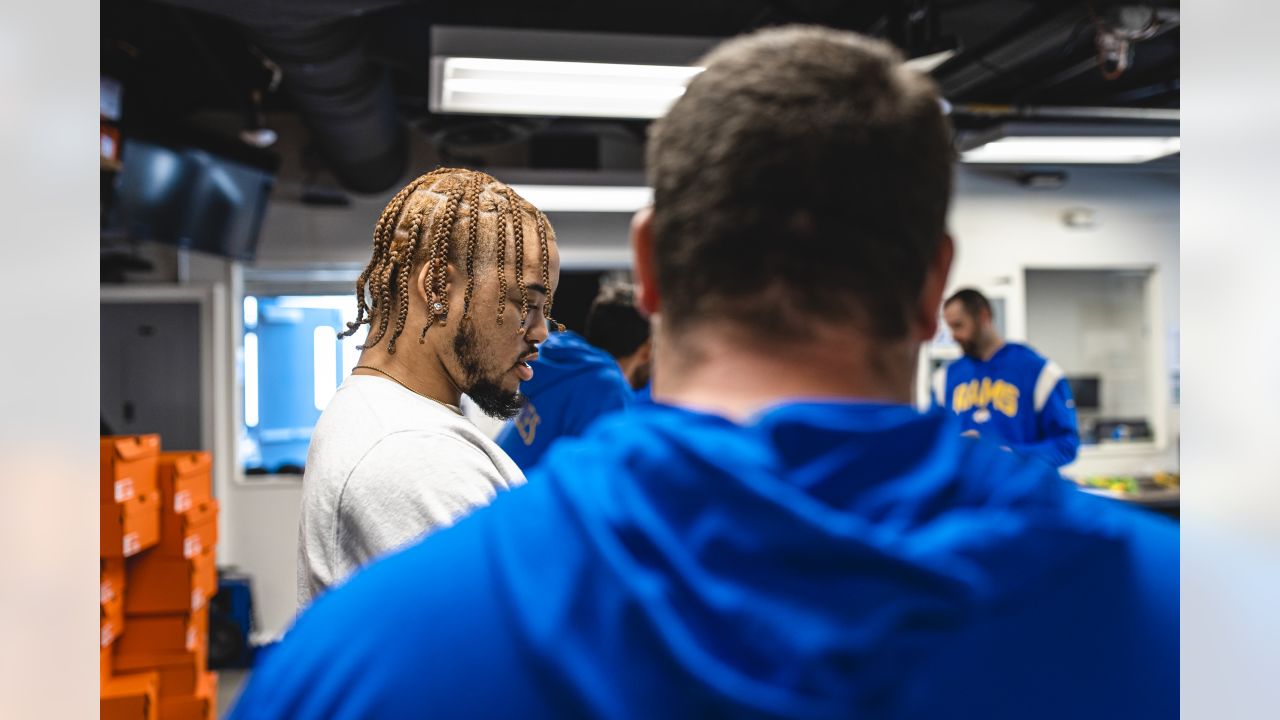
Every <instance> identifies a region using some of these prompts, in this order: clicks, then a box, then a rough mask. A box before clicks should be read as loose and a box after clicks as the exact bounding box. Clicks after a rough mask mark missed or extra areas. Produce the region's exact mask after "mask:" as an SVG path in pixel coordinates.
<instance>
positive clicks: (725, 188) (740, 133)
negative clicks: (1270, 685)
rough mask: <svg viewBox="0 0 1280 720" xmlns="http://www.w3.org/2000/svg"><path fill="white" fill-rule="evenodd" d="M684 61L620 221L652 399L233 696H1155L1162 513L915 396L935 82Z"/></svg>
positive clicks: (900, 700)
mask: <svg viewBox="0 0 1280 720" xmlns="http://www.w3.org/2000/svg"><path fill="white" fill-rule="evenodd" d="M700 64H701V65H703V66H704V67H705V68H706V69H705V70H704V71H703V72H702V73H701V74H699V75H697V76H696V77H694V78H693V79H692V80H691V81H690V82H689V85H688V88H687V89H686V91H685V93H684V94H683V95H681V97H680V98H679V99H678V100H676V101H675V103H674V104H673V105H672V107H671V109H670V110H669V111H668V113H667V114H666V115H665V116H664V117H662V118H661V119H659V120H658V121H656V122H655V123H654V124H653V126H652V127H651V128H650V131H649V142H648V146H647V148H646V152H647V159H646V162H647V172H648V174H649V180H650V183H651V184H652V186H653V190H654V201H653V207H652V209H651V210H648V211H641V212H640V213H639V214H638V215H637V216H636V218H635V220H634V221H633V223H632V230H631V240H632V245H633V247H634V250H635V262H636V266H635V271H636V277H637V278H638V281H639V286H640V289H641V294H640V298H639V302H640V304H641V306H642V308H644V309H645V310H647V311H648V312H650V313H651V314H653V315H655V316H656V322H655V324H654V326H655V328H656V330H655V336H656V340H655V343H654V349H655V353H656V358H655V367H654V374H653V377H654V385H653V397H654V400H655V401H657V403H656V404H653V405H644V406H640V407H637V408H634V409H633V410H631V411H628V412H627V413H622V414H615V415H613V416H611V417H609V418H605V419H603V420H601V421H600V422H597V423H595V424H594V425H592V427H591V428H590V429H588V430H587V431H586V432H585V433H583V434H582V435H581V436H579V437H576V438H570V439H567V440H565V441H563V442H559V443H557V444H556V446H555V447H553V448H551V449H550V450H549V451H548V452H547V454H546V455H545V456H544V457H543V459H542V461H541V462H540V463H539V464H538V466H537V467H536V468H535V469H533V470H531V471H530V477H529V483H528V484H527V485H525V486H524V487H521V488H518V489H516V490H514V491H512V492H510V493H506V494H504V495H503V496H502V497H500V498H498V500H497V501H495V502H494V503H493V504H492V505H491V506H489V507H487V508H484V509H483V510H481V511H479V512H476V513H475V514H473V515H471V516H470V517H468V518H466V519H465V520H463V521H462V522H460V523H458V524H457V525H456V526H454V527H451V528H449V529H448V530H445V531H444V532H441V533H437V534H435V535H432V536H430V537H428V538H426V539H425V540H423V541H422V542H420V543H417V544H415V545H414V546H413V547H411V548H408V549H406V550H404V551H402V552H399V553H396V554H395V555H392V556H391V557H388V558H386V559H384V560H382V561H380V562H377V563H374V564H373V565H371V566H370V567H368V568H366V569H365V570H363V571H361V572H360V573H359V574H357V575H356V577H354V578H353V579H352V580H351V582H350V583H348V584H347V585H346V586H344V587H342V588H340V589H338V590H336V591H334V592H332V593H330V594H328V595H326V596H325V597H324V598H321V599H320V600H319V601H318V602H316V603H315V605H314V606H312V608H311V610H310V611H309V612H307V613H305V614H303V615H302V616H301V617H300V618H299V619H298V621H297V623H296V624H295V625H294V627H293V629H292V630H290V631H289V634H288V635H287V636H286V637H285V639H284V641H283V642H282V643H281V645H280V646H279V647H278V648H276V649H275V650H274V651H273V652H271V653H270V654H268V655H267V656H266V659H265V662H263V663H261V664H260V665H259V667H258V668H257V669H255V670H254V672H253V675H252V677H251V678H250V681H249V686H248V687H247V688H246V690H245V692H244V695H243V696H242V698H241V702H240V706H239V707H238V708H237V714H236V715H235V717H240V718H295V719H305V718H321V717H324V718H339V717H340V718H408V717H423V716H436V715H441V716H447V717H450V718H499V717H519V718H522V719H524V718H585V717H591V718H876V719H877V720H885V719H891V720H896V719H904V720H905V719H907V718H910V719H912V720H915V719H925V718H982V719H983V720H1006V719H1008V720H1013V719H1015V718H1017V719H1019V720H1020V719H1022V718H1037V719H1039V720H1043V719H1045V718H1051V719H1054V720H1058V719H1062V720H1066V719H1067V718H1072V719H1075V718H1090V719H1091V720H1092V719H1095V718H1149V717H1150V718H1167V717H1176V715H1177V709H1178V687H1179V686H1178V530H1177V526H1176V525H1174V524H1172V523H1170V522H1168V521H1166V520H1164V519H1162V518H1159V517H1155V516H1152V515H1149V514H1145V513H1142V512H1140V511H1137V510H1133V509H1130V508H1126V507H1123V506H1122V505H1121V504H1120V503H1116V502H1114V501H1112V500H1108V499H1106V498H1099V497H1092V496H1089V495H1087V494H1085V493H1082V492H1079V491H1078V490H1076V489H1074V486H1073V485H1072V484H1071V483H1067V482H1064V481H1063V480H1062V479H1061V477H1059V476H1058V474H1057V473H1056V471H1054V470H1053V469H1052V468H1051V467H1049V466H1048V465H1046V464H1045V463H1043V462H1041V461H1039V460H1033V459H1028V458H1025V457H1022V456H1020V455H1016V454H1014V453H1009V452H1005V451H1004V450H1002V449H1001V448H1000V447H999V445H997V444H995V443H993V442H990V441H988V440H986V439H971V438H965V437H961V435H960V425H959V420H958V419H957V418H956V417H955V416H954V415H953V414H951V413H949V412H945V411H942V410H934V411H932V412H927V413H922V412H920V411H918V410H917V409H916V408H915V407H914V403H913V399H914V393H913V388H914V378H915V372H916V361H917V360H918V353H919V349H920V346H921V344H922V343H923V342H924V341H926V340H928V339H929V338H930V337H932V336H933V334H934V332H935V331H936V329H937V324H938V307H939V306H940V304H941V302H942V294H943V290H944V288H945V287H946V285H947V275H948V272H949V271H950V267H951V261H952V257H953V250H954V246H953V243H952V240H951V238H950V237H949V235H948V233H947V228H946V215H947V208H948V203H949V198H950V194H951V183H952V177H951V176H952V167H953V161H954V151H953V147H952V138H951V132H950V127H949V126H948V123H947V119H946V117H945V115H944V114H943V111H942V108H941V103H940V98H939V96H938V92H937V89H936V87H935V85H934V83H933V82H932V81H931V80H930V79H929V78H928V77H927V76H924V75H921V74H920V73H918V72H916V71H915V70H913V69H911V68H910V67H909V66H906V65H905V64H904V63H903V58H902V56H901V55H900V54H899V53H898V52H897V51H895V50H894V49H893V48H891V47H890V46H888V45H887V44H886V43H884V42H882V41H878V40H873V39H871V38H867V37H863V36H860V35H855V34H852V33H846V32H838V31H834V30H829V29H823V28H817V27H790V28H774V29H770V30H763V31H760V32H758V33H753V34H752V35H748V36H745V37H742V38H736V39H734V40H730V41H728V42H727V43H725V44H723V45H721V46H720V47H718V48H717V49H715V50H714V51H712V53H711V54H710V55H709V56H708V57H707V58H705V59H704V60H703V61H702V63H700Z"/></svg>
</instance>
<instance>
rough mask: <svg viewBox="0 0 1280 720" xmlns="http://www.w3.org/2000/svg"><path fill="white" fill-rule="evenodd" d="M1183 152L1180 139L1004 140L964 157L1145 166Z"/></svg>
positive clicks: (971, 159) (984, 160)
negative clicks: (1141, 164)
mask: <svg viewBox="0 0 1280 720" xmlns="http://www.w3.org/2000/svg"><path fill="white" fill-rule="evenodd" d="M1180 149H1181V140H1180V138H1177V137H1066V136H1062V137H1005V138H1000V139H999V140H993V141H992V142H989V143H987V144H985V145H980V146H978V147H976V148H974V149H972V150H967V151H965V152H964V153H962V154H961V157H962V159H963V160H964V162H968V163H1054V164H1057V163H1077V164H1087V163H1143V162H1147V161H1148V160H1155V159H1156V158H1161V157H1164V156H1166V155H1172V154H1174V153H1176V152H1178V151H1179V150H1180Z"/></svg>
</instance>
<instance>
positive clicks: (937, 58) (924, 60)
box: [903, 50, 956, 73]
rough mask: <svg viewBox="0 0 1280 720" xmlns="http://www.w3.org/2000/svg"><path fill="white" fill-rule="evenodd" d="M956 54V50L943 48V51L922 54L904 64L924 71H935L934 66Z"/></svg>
mask: <svg viewBox="0 0 1280 720" xmlns="http://www.w3.org/2000/svg"><path fill="white" fill-rule="evenodd" d="M955 56H956V51H955V50H943V51H942V52H936V53H933V54H932V55H921V56H920V57H914V58H911V59H910V60H908V61H906V62H905V63H903V65H906V66H907V67H909V68H911V69H912V70H916V71H918V72H922V73H927V72H933V69H934V68H936V67H938V66H939V65H941V64H942V63H944V62H946V61H948V60H950V59H951V58H953V57H955Z"/></svg>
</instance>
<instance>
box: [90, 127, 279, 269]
mask: <svg viewBox="0 0 1280 720" xmlns="http://www.w3.org/2000/svg"><path fill="white" fill-rule="evenodd" d="M274 184H275V176H274V175H273V174H271V173H269V172H267V171H265V170H262V169H260V168H256V167H251V166H249V165H245V164H243V163H239V162H236V161H233V160H229V159H227V158H224V157H221V156H218V155H215V154H213V153H210V152H208V151H206V150H202V149H198V148H192V147H176V146H169V145H165V144H160V143H156V142H151V141H147V140H138V139H129V140H126V141H125V143H124V147H123V151H122V156H121V168H120V172H119V174H118V176H117V177H116V178H115V188H114V190H115V192H114V193H113V196H114V197H113V206H114V207H113V213H112V215H113V224H114V225H115V226H116V227H115V229H116V231H117V232H118V233H121V234H123V235H124V236H125V237H127V238H128V239H129V240H131V241H152V242H161V243H167V244H170V245H176V246H178V247H182V248H187V249H190V250H199V251H201V252H206V253H211V254H214V255H222V256H226V257H230V258H235V259H237V260H244V261H246V262H248V261H252V260H253V258H254V255H255V254H256V252H257V248H258V232H259V230H260V229H261V228H262V218H263V214H264V213H265V211H266V207H267V199H268V197H269V196H270V194H271V188H272V186H273V185H274Z"/></svg>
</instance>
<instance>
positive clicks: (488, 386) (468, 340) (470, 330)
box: [453, 319, 524, 420]
mask: <svg viewBox="0 0 1280 720" xmlns="http://www.w3.org/2000/svg"><path fill="white" fill-rule="evenodd" d="M453 353H454V355H455V356H456V357H457V358H458V364H459V365H460V366H461V367H462V377H463V381H464V383H465V385H464V387H463V388H462V391H463V392H465V393H466V394H467V397H470V398H471V399H472V400H474V401H475V403H476V406H477V407H479V408H480V411H481V412H483V413H484V414H485V415H488V416H489V417H491V418H494V419H495V420H510V419H511V418H513V417H515V416H516V415H517V414H518V413H519V412H520V408H521V407H522V406H523V405H524V396H523V395H521V394H520V391H519V390H505V389H503V387H502V380H503V378H504V377H505V376H506V373H507V370H509V369H510V368H507V369H504V370H500V371H498V372H497V373H496V376H494V375H486V374H485V370H484V363H483V356H482V353H481V351H480V342H479V340H478V338H477V337H476V331H475V328H474V327H472V325H471V321H470V320H469V319H468V320H463V321H462V324H461V326H460V327H459V328H458V332H457V334H456V335H454V336H453Z"/></svg>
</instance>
